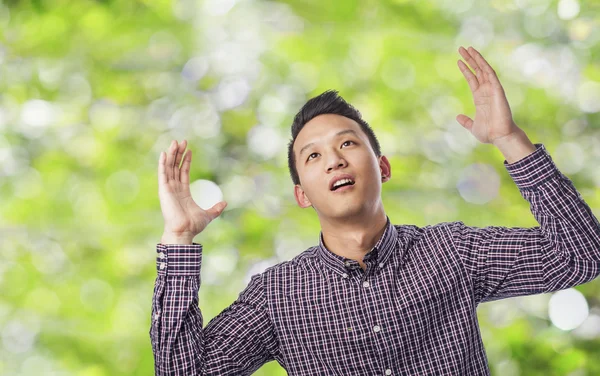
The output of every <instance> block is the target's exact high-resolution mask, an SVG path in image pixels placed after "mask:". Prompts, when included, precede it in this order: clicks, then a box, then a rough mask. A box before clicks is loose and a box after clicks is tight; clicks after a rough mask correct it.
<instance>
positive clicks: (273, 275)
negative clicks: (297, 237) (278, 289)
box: [252, 246, 318, 285]
mask: <svg viewBox="0 0 600 376" xmlns="http://www.w3.org/2000/svg"><path fill="white" fill-rule="evenodd" d="M317 257H318V256H317V246H311V247H308V248H306V249H305V250H304V251H302V252H301V253H299V254H298V255H296V256H294V257H293V258H292V259H290V260H285V261H281V262H279V263H277V264H275V265H271V266H269V267H267V268H265V269H264V270H263V271H262V272H260V273H256V274H254V275H253V276H252V278H253V279H260V280H261V281H262V283H264V284H267V285H271V284H273V283H277V282H281V281H284V280H288V281H289V279H290V278H293V277H295V276H297V275H299V274H302V273H304V272H309V271H311V270H314V268H315V264H316V259H317Z"/></svg>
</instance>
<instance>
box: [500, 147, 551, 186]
mask: <svg viewBox="0 0 600 376" xmlns="http://www.w3.org/2000/svg"><path fill="white" fill-rule="evenodd" d="M534 145H535V147H536V150H535V151H534V152H533V153H531V154H529V155H527V156H526V157H524V158H521V159H520V160H518V161H516V162H514V163H508V162H507V161H506V160H504V167H505V168H506V170H507V171H508V174H509V175H510V177H511V178H512V179H513V180H514V182H515V183H516V184H517V187H518V188H519V189H520V190H533V189H536V188H537V187H538V186H540V185H541V184H543V183H544V182H545V181H546V180H549V179H552V178H554V177H557V176H560V171H559V170H558V167H556V165H555V164H554V161H553V160H552V157H550V154H548V151H547V150H546V147H545V146H544V145H543V144H534Z"/></svg>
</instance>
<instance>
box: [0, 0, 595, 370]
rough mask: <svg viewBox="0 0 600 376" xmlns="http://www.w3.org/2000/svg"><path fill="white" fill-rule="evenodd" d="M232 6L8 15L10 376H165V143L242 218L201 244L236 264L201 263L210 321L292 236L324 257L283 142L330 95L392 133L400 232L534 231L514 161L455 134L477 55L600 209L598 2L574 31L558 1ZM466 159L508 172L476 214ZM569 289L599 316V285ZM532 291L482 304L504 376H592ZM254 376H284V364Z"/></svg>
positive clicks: (2, 69) (3, 152) (1, 83)
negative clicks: (158, 257) (313, 101)
mask: <svg viewBox="0 0 600 376" xmlns="http://www.w3.org/2000/svg"><path fill="white" fill-rule="evenodd" d="M229 3H230V2H228V1H216V0H206V1H204V2H195V1H188V0H173V1H166V0H162V1H157V0H144V1H142V0H138V1H92V0H80V1H66V0H54V1H49V0H46V1H44V0H36V1H15V0H12V1H5V2H4V3H3V4H2V3H1V2H0V197H2V199H1V200H0V240H1V247H0V260H1V262H0V287H1V288H2V291H3V293H2V294H1V296H0V337H2V339H3V341H0V374H11V375H12V374H14V375H40V374H44V373H47V372H52V371H55V372H58V373H57V374H61V375H62V374H64V375H84V376H101V375H111V376H112V375H148V374H152V372H153V358H152V351H151V347H150V338H149V333H148V332H149V328H150V308H151V307H150V306H151V297H152V292H153V283H154V278H155V277H156V269H155V253H154V248H155V246H156V243H157V242H158V241H159V240H160V236H161V234H162V225H163V223H162V216H161V212H160V207H159V201H158V195H157V183H156V181H157V180H156V171H157V163H158V156H159V153H160V151H161V150H166V148H167V147H168V145H169V143H170V141H171V140H173V139H177V140H180V141H181V140H182V139H187V140H188V144H189V147H190V148H191V149H192V150H193V153H194V154H193V155H194V157H193V158H194V160H193V163H192V171H191V180H192V181H196V180H199V179H203V180H210V181H213V182H215V183H217V184H218V185H219V186H220V187H221V189H222V190H223V193H224V198H225V199H226V200H227V201H228V202H229V203H230V206H229V207H228V208H227V209H226V211H225V213H224V214H223V217H222V218H220V219H218V220H216V221H215V222H214V223H212V224H211V225H210V226H209V228H208V229H207V230H206V231H205V232H204V233H202V234H201V235H200V236H198V237H197V238H196V239H195V241H196V242H199V243H203V244H204V249H205V255H206V256H207V258H210V257H216V256H219V255H221V254H222V253H224V252H225V251H226V250H234V251H235V252H230V253H228V254H229V255H234V256H235V257H234V256H230V257H229V256H228V257H229V258H227V259H225V260H227V262H230V263H231V264H228V265H221V266H222V267H219V268H215V270H208V269H205V268H203V270H202V274H203V280H206V281H207V282H206V283H205V284H203V285H202V287H201V291H200V308H201V309H202V312H203V313H204V319H205V325H206V323H208V321H209V320H210V319H211V318H212V317H214V316H215V315H217V314H218V313H219V312H220V310H222V309H223V308H225V307H226V306H227V305H229V304H230V303H231V302H233V300H234V299H235V298H236V297H237V294H238V293H239V291H241V290H242V289H243V288H244V287H245V284H246V282H247V278H248V277H249V274H251V273H252V272H257V268H259V267H260V265H263V266H264V264H259V262H260V261H265V260H266V262H267V263H270V264H273V263H276V262H280V261H285V260H286V259H289V258H290V257H291V256H292V255H293V253H292V254H291V255H290V254H287V253H286V254H283V253H279V252H278V251H277V250H278V245H280V244H281V240H282V239H287V240H289V241H290V242H291V244H293V245H295V246H297V247H298V248H297V249H295V250H292V251H293V252H295V253H296V254H297V253H300V252H301V251H303V250H304V249H305V248H303V247H307V246H309V245H312V244H316V243H317V242H318V235H319V224H318V221H317V218H316V215H315V214H314V211H313V210H312V209H307V210H302V209H299V208H298V207H297V206H296V204H295V202H294V199H293V195H292V184H291V180H290V178H289V175H288V171H287V161H286V145H287V141H288V140H289V125H290V124H291V120H292V118H293V115H294V114H295V112H296V111H297V110H298V109H299V108H300V106H301V105H302V104H303V103H304V102H305V101H306V100H307V99H308V98H310V97H312V96H314V95H316V94H319V93H321V92H322V91H324V90H326V89H331V88H334V89H338V90H340V93H341V94H342V96H344V97H345V98H346V99H347V100H348V101H349V102H350V103H353V104H354V105H355V106H356V107H357V108H358V109H359V110H360V111H361V112H362V113H363V115H364V117H365V119H366V120H367V121H368V122H369V123H370V124H371V125H372V126H373V128H374V130H375V132H376V134H378V135H379V137H380V139H381V141H382V147H383V152H384V154H385V155H387V156H389V158H390V161H391V164H392V171H393V175H392V180H391V181H390V182H388V183H386V184H385V185H384V187H383V200H384V204H385V206H386V209H387V211H388V215H389V216H390V218H391V219H392V221H393V222H394V223H399V224H416V225H426V224H433V223H437V222H442V221H453V220H463V221H464V222H465V223H467V224H469V225H473V226H482V227H483V226H487V225H503V226H519V227H530V226H535V225H537V223H536V221H535V219H534V218H533V216H532V215H531V213H530V211H529V207H528V204H527V202H525V201H524V200H523V198H522V197H521V195H520V194H519V191H518V189H517V188H516V186H515V185H514V183H513V182H512V180H511V179H510V177H509V176H508V174H507V173H506V171H505V169H504V166H503V165H502V162H503V157H502V155H501V154H500V153H499V152H498V151H497V150H495V149H494V148H493V147H492V146H490V145H477V144H476V141H475V140H474V138H473V137H472V136H471V135H470V134H469V133H468V132H467V131H466V130H465V129H463V128H462V127H461V126H460V125H459V124H458V123H457V122H456V120H455V116H456V115H458V114H459V113H464V114H466V115H469V116H472V114H473V113H474V106H473V103H472V98H471V94H470V91H469V89H468V86H467V84H466V82H465V80H464V78H463V76H462V74H461V72H460V71H459V69H458V66H457V64H456V62H457V60H458V59H460V58H461V57H460V55H459V53H458V52H457V50H458V47H459V46H460V45H463V46H465V47H467V46H469V45H473V46H475V47H476V48H479V49H480V50H481V51H482V53H483V54H484V56H485V57H486V58H487V60H488V61H489V62H490V64H491V65H492V66H493V67H494V68H495V70H496V72H497V73H498V75H499V77H500V80H501V82H502V83H503V85H504V87H505V90H506V93H507V97H508V98H509V102H510V104H511V108H512V111H513V116H514V118H515V122H516V123H517V124H518V125H519V126H520V127H521V128H523V129H524V130H525V132H526V133H527V134H528V135H529V137H530V139H531V140H532V141H533V142H535V143H543V144H545V145H546V147H547V149H548V150H549V151H550V153H551V155H552V156H553V158H554V160H555V162H556V163H557V165H558V166H559V168H561V170H562V171H563V172H565V174H566V175H567V176H568V177H570V178H571V179H572V180H573V181H574V183H575V185H576V187H577V188H578V189H579V191H580V192H581V193H582V196H583V197H584V199H585V200H586V202H588V204H589V205H590V207H592V209H594V211H595V213H598V212H599V211H598V208H600V193H599V191H598V188H597V187H598V186H600V175H598V172H597V162H598V158H599V154H598V152H597V150H599V146H598V139H599V138H598V136H599V133H598V125H597V124H599V122H598V120H600V119H599V115H598V111H594V110H589V107H590V106H591V105H590V100H591V101H592V102H593V100H595V101H596V103H597V102H599V101H600V94H599V93H598V89H597V87H598V86H593V85H598V81H600V69H599V68H598V65H597V64H595V63H594V61H595V60H594V57H595V56H598V54H599V53H600V43H598V40H599V35H600V34H598V30H600V25H599V24H598V19H599V17H598V15H599V9H598V7H597V5H595V3H594V2H585V1H582V2H581V4H580V7H581V9H580V11H579V14H578V15H576V16H569V15H566V16H565V14H566V13H564V10H563V11H559V10H560V9H561V7H560V6H559V2H558V1H552V2H548V3H546V2H523V1H518V2H514V1H503V0H499V1H492V2H489V3H487V2H482V3H480V2H469V1H465V2H451V1H446V0H439V1H421V2H416V1H408V0H388V1H375V0H371V1H356V0H353V1H347V0H336V1H316V0H311V1H305V0H302V1H299V0H289V1H282V2H274V1H273V2H264V1H238V2H237V4H235V5H234V6H233V7H232V8H231V9H227V4H229ZM561 3H562V2H561ZM564 3H567V2H564ZM516 4H518V5H516ZM563 6H564V4H563ZM560 12H563V13H560ZM558 15H560V17H559V16H558ZM561 17H562V18H561ZM525 47H527V48H525ZM195 57H196V58H198V59H197V60H195V61H196V63H195V65H194V64H191V63H188V62H189V61H190V59H192V58H195ZM590 82H591V85H592V86H589V87H591V88H592V89H590V90H588V91H586V90H587V89H586V90H584V89H585V86H584V85H585V84H586V83H588V84H589V83H590ZM594 82H595V83H594ZM592 105H593V103H592ZM592 107H593V106H592ZM596 109H597V105H596ZM257 125H260V126H261V127H266V128H260V127H257ZM257 130H261V131H266V132H267V133H264V134H269V135H270V136H269V137H270V138H269V139H264V140H263V139H260V137H259V138H258V139H257V138H256V137H255V136H253V135H255V134H256V132H257ZM269 132H270V133H269ZM261 134H263V133H261ZM253 137H254V138H253ZM257 140H258V141H257ZM273 145H275V146H273ZM277 145H280V147H278V146H277ZM573 145H575V146H573ZM573 148H575V150H574V149H573ZM578 151H579V152H580V153H578ZM474 163H485V164H487V165H488V166H489V167H490V168H491V169H492V170H493V171H495V174H496V175H495V176H497V177H498V179H499V186H498V194H497V195H495V196H494V197H491V198H490V200H488V201H486V202H484V203H472V202H468V201H467V200H465V198H463V196H462V195H461V192H459V190H458V189H457V182H458V181H459V179H460V178H461V176H463V173H464V171H465V170H464V169H465V168H466V167H467V166H470V165H472V164H474ZM481 179H483V178H481ZM236 255H237V256H236ZM223 262H225V261H223ZM205 277H208V278H205ZM577 289H578V290H579V291H581V292H582V293H583V294H584V295H585V297H586V299H587V301H588V304H589V305H590V317H592V315H594V317H595V318H598V314H599V313H598V312H599V311H598V310H600V284H599V283H598V281H594V282H591V283H589V284H586V285H585V286H582V287H578V288H577ZM548 296H549V295H548ZM537 298H538V297H526V298H520V299H519V300H516V299H509V300H506V301H501V302H494V303H487V304H484V305H482V306H481V307H480V308H479V310H478V315H479V319H480V323H481V328H482V335H483V338H484V343H485V345H486V350H487V351H488V357H489V360H490V367H491V368H492V373H493V374H496V375H504V374H522V375H538V374H539V375H546V374H553V375H593V374H600V368H599V366H598V362H597V361H596V360H597V359H599V358H600V338H599V337H598V335H597V333H596V335H590V333H586V332H583V333H582V331H581V330H579V332H578V331H577V329H576V330H575V331H566V332H565V331H561V330H559V329H556V328H555V327H554V326H553V325H552V323H551V321H550V320H549V318H548V316H547V300H546V301H543V302H542V303H541V305H536V304H537V303H536V302H538V300H536V299H537ZM546 298H547V297H546ZM535 307H538V308H535ZM539 307H541V310H540V309H539ZM536 309H537V310H538V313H539V312H541V313H539V315H536V314H533V313H532V312H533V311H535V310H536ZM499 311H501V312H504V314H503V315H502V316H501V318H500V319H499V318H498V317H499V316H498V314H497V312H499ZM60 372H63V373H60ZM256 374H257V375H284V374H285V372H284V371H283V370H282V369H281V367H279V365H278V364H276V363H275V362H272V363H269V364H267V365H265V366H264V367H263V368H261V369H260V370H259V371H258V372H257V373H256Z"/></svg>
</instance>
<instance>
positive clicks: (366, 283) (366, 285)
mask: <svg viewBox="0 0 600 376" xmlns="http://www.w3.org/2000/svg"><path fill="white" fill-rule="evenodd" d="M370 285H371V284H370V283H369V281H364V282H363V286H364V287H369V286H370Z"/></svg>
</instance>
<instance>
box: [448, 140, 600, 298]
mask: <svg viewBox="0 0 600 376" xmlns="http://www.w3.org/2000/svg"><path fill="white" fill-rule="evenodd" d="M535 146H536V150H535V151H534V152H533V153H531V154H529V155H528V156H526V157H524V158H522V159H521V160H519V161H517V162H514V163H511V164H509V163H507V161H506V160H505V161H504V166H505V168H506V169H507V170H508V173H509V174H510V176H511V178H512V179H513V180H514V182H515V183H516V185H517V187H518V188H519V191H520V193H521V195H522V196H523V198H525V200H527V201H528V202H529V204H530V209H531V212H532V213H533V215H534V217H535V219H536V220H537V222H538V223H539V224H540V226H535V227H532V228H518V227H511V228H506V227H500V226H488V227H485V228H478V227H471V226H467V225H465V224H464V223H463V222H462V221H458V222H451V223H450V225H449V227H448V228H449V231H450V238H451V242H452V246H453V249H454V250H455V251H456V252H457V253H458V255H459V256H460V259H461V260H462V263H463V264H464V266H465V267H466V269H467V271H468V274H469V275H470V277H471V280H472V284H473V291H474V295H475V300H476V303H477V304H478V303H480V302H486V301H492V300H497V299H503V298H509V297H513V296H522V295H534V294H540V293H547V292H552V291H557V290H562V289H566V288H569V287H573V286H577V285H580V284H582V283H586V282H589V281H592V280H593V279H595V278H596V277H598V275H600V223H598V219H597V218H596V217H595V216H594V215H593V214H592V211H591V209H590V207H589V206H588V205H587V203H586V202H585V201H584V200H583V199H582V197H581V195H580V194H579V192H578V191H577V190H576V189H575V187H574V185H573V183H572V182H571V180H569V179H568V178H567V177H566V176H564V175H563V174H562V173H561V172H560V171H559V170H558V168H557V167H556V165H555V164H554V162H553V161H552V158H551V157H550V155H549V154H548V153H547V151H546V149H545V147H544V145H543V144H535Z"/></svg>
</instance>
